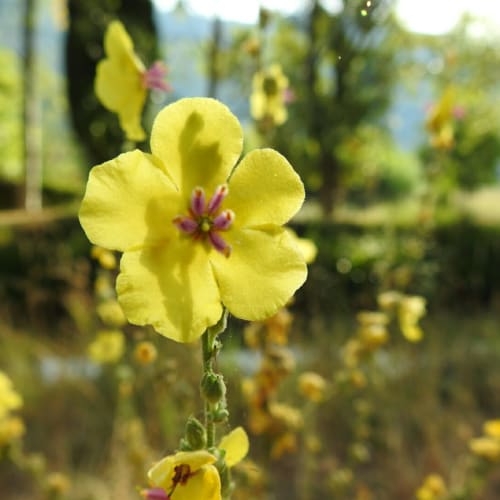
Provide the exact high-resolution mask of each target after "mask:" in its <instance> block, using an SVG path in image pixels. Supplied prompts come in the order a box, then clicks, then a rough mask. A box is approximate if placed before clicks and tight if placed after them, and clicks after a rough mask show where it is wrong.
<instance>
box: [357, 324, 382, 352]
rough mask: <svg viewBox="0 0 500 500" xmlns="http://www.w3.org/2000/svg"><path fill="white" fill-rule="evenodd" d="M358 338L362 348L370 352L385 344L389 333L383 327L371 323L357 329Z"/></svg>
mask: <svg viewBox="0 0 500 500" xmlns="http://www.w3.org/2000/svg"><path fill="white" fill-rule="evenodd" d="M358 337H359V340H360V341H361V344H362V346H363V347H365V348H366V349H368V350H372V349H377V348H378V347H380V346H381V345H384V344H385V343H387V341H388V340H389V332H388V331H387V328H386V327H385V325H381V324H377V323H371V324H366V325H361V326H360V328H359V329H358Z"/></svg>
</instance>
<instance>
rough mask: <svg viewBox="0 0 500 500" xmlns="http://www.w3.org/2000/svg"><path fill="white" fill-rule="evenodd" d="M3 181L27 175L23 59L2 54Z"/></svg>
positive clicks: (0, 145) (0, 144) (0, 133)
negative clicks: (21, 69) (22, 123)
mask: <svg viewBox="0 0 500 500" xmlns="http://www.w3.org/2000/svg"><path fill="white" fill-rule="evenodd" d="M0 66H1V68H2V71H1V72H0V123H1V124H2V125H1V127H0V179H2V180H9V181H18V180H20V179H21V177H22V175H23V167H22V131H21V114H20V110H21V102H22V101H21V99H22V94H21V89H22V80H21V73H20V68H19V59H18V58H17V57H16V56H15V55H14V54H13V53H12V52H9V51H7V50H1V51H0Z"/></svg>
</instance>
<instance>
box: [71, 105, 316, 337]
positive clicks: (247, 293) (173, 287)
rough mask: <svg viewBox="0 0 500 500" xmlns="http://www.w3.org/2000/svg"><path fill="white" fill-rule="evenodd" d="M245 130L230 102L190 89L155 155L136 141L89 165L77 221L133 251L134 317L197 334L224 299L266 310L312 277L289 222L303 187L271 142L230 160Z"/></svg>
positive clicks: (167, 119)
mask: <svg viewBox="0 0 500 500" xmlns="http://www.w3.org/2000/svg"><path fill="white" fill-rule="evenodd" d="M242 139H243V137H242V130H241V126H240V124H239V122H238V120H237V118H236V117H235V116H234V115H233V114H232V113H231V112H230V111H229V109H228V108H227V107H226V106H224V105H223V104H222V103H220V102H218V101H216V100H214V99H208V98H192V99H182V100H180V101H177V102H176V103H174V104H171V105H169V106H166V107H165V108H164V109H163V110H162V111H161V112H160V113H159V114H158V116H157V118H156V120H155V122H154V124H153V130H152V133H151V150H152V154H145V153H142V152H141V151H138V150H135V151H132V152H129V153H125V154H122V155H120V156H118V157H117V158H115V159H113V160H111V161H108V162H106V163H103V164H102V165H99V166H96V167H94V168H93V169H92V171H91V173H90V177H89V181H88V184H87V190H86V193H85V197H84V199H83V202H82V207H81V210H80V222H81V224H82V226H83V228H84V230H85V232H86V234H87V236H88V238H89V239H90V240H91V241H92V242H94V243H95V244H98V245H100V246H103V247H105V248H109V249H114V250H119V251H121V252H124V253H123V256H122V259H121V263H120V266H121V273H120V275H119V276H118V280H117V292H118V300H119V302H120V304H121V306H122V308H123V311H124V313H125V315H126V317H127V318H128V320H129V321H130V322H131V323H134V324H137V325H146V324H150V325H152V326H153V327H154V328H155V329H156V330H157V331H158V332H159V333H161V334H162V335H165V336H166V337H169V338H171V339H173V340H176V341H178V342H191V341H193V340H195V339H197V338H198V337H199V336H200V335H201V334H202V333H203V332H204V331H205V330H206V328H207V327H209V326H211V325H214V324H215V323H216V322H217V321H218V320H219V319H220V317H221V316H222V311H223V305H224V306H225V307H226V308H227V309H228V310H229V312H230V313H231V314H233V315H234V316H236V317H238V318H241V319H246V320H250V321H255V320H263V319H264V318H267V317H269V316H271V315H272V314H274V313H275V312H276V311H277V310H278V309H279V308H280V307H283V306H284V305H285V304H286V303H287V301H288V300H289V299H290V297H291V296H292V295H293V294H294V292H295V291H296V290H297V288H298V287H300V286H301V285H302V283H303V282H304V281H305V278H306V274H307V268H306V264H305V262H304V257H303V256H302V254H301V253H300V251H299V250H298V249H297V247H296V245H295V243H294V242H293V240H292V238H291V237H290V236H289V234H288V233H287V232H286V231H285V229H284V228H283V227H282V225H283V224H285V223H286V222H287V221H288V220H289V219H290V218H291V217H292V216H293V215H294V214H295V213H296V212H297V211H298V209H299V208H300V206H301V205H302V202H303V200H304V186H303V184H302V182H301V180H300V177H299V176H298V175H297V173H296V172H295V171H294V170H293V168H292V167H291V165H290V164H289V163H288V162H287V160H286V159H285V158H284V157H283V156H281V155H280V154H279V153H277V152H276V151H274V150H272V149H259V150H255V151H252V152H250V153H248V154H247V155H246V156H245V157H244V158H243V159H242V160H241V162H240V163H239V165H238V166H237V167H236V168H234V170H233V165H234V164H235V162H236V161H237V160H238V158H239V156H240V154H241V150H242ZM229 176H230V180H229V186H228V185H227V184H224V183H225V182H226V181H227V179H228V177H229ZM212 193H213V195H212ZM207 196H210V198H208V197H207ZM223 204H224V205H225V207H226V208H224V209H223Z"/></svg>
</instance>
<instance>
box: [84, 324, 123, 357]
mask: <svg viewBox="0 0 500 500" xmlns="http://www.w3.org/2000/svg"><path fill="white" fill-rule="evenodd" d="M124 351H125V338H124V336H123V333H122V332H121V331H120V330H102V331H100V332H99V333H98V334H97V337H96V338H95V340H94V341H93V342H92V343H91V344H90V345H89V347H88V353H89V357H90V359H91V360H92V361H94V362H95V363H99V364H101V363H115V362H116V361H118V360H119V359H120V358H121V357H122V356H123V353H124Z"/></svg>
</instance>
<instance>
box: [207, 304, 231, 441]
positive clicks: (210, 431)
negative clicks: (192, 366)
mask: <svg viewBox="0 0 500 500" xmlns="http://www.w3.org/2000/svg"><path fill="white" fill-rule="evenodd" d="M226 326H227V309H224V312H223V314H222V317H221V319H220V320H219V321H218V322H217V323H216V324H215V325H213V326H211V327H210V328H207V330H206V331H205V333H204V334H203V335H202V337H201V347H202V356H203V377H202V381H205V380H207V377H208V376H210V375H215V372H214V362H215V359H216V357H217V354H218V352H219V350H220V348H221V343H220V341H219V340H218V338H217V337H218V335H219V334H220V333H222V332H223V331H224V330H225V329H226ZM204 391H205V392H206V388H205V387H203V386H202V393H203V392H204ZM219 404H220V403H213V402H211V401H209V399H208V398H207V397H206V394H205V429H206V431H207V448H212V447H213V446H215V420H216V419H215V411H216V409H217V407H218V406H219Z"/></svg>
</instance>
